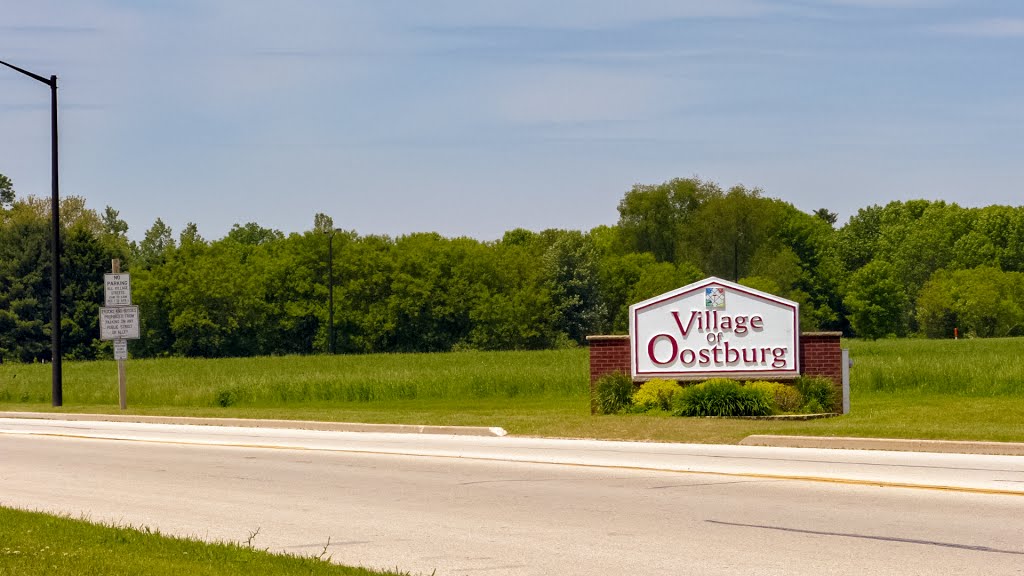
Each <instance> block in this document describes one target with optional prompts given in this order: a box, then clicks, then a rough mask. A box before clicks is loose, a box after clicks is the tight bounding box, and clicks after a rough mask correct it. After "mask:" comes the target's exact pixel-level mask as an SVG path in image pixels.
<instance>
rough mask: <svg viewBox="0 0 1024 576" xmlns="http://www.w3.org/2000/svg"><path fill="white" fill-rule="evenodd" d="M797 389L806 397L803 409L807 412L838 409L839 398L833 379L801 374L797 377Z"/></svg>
mask: <svg viewBox="0 0 1024 576" xmlns="http://www.w3.org/2000/svg"><path fill="white" fill-rule="evenodd" d="M796 389H797V390H799V391H800V394H801V395H803V397H804V405H803V407H802V408H801V411H803V412H807V413H815V412H835V411H836V404H837V400H838V399H837V398H836V389H835V386H834V385H833V384H832V380H830V379H828V378H823V377H821V376H801V377H799V378H797V379H796Z"/></svg>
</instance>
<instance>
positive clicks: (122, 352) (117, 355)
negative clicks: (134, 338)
mask: <svg viewBox="0 0 1024 576" xmlns="http://www.w3.org/2000/svg"><path fill="white" fill-rule="evenodd" d="M127 359H128V341H127V340H124V339H123V338H119V339H117V340H114V360H127Z"/></svg>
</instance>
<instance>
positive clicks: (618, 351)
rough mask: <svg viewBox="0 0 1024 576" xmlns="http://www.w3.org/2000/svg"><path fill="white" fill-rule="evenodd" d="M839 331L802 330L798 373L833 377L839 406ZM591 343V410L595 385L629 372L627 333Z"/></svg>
mask: <svg viewBox="0 0 1024 576" xmlns="http://www.w3.org/2000/svg"><path fill="white" fill-rule="evenodd" d="M842 335H843V333H842V332H804V333H803V334H801V335H800V374H802V375H806V376H824V377H826V378H828V379H830V380H832V385H833V386H835V388H836V397H837V398H839V405H840V406H842V405H843V403H844V402H845V400H846V399H845V398H843V351H842V348H840V344H839V339H840V338H841V337H842ZM587 341H588V342H589V343H590V413H591V414H594V413H596V410H597V405H596V395H595V393H594V384H595V383H596V382H597V380H598V378H600V377H601V376H604V375H605V374H610V373H612V372H621V373H623V374H627V375H628V374H630V370H629V336H618V335H616V336H587Z"/></svg>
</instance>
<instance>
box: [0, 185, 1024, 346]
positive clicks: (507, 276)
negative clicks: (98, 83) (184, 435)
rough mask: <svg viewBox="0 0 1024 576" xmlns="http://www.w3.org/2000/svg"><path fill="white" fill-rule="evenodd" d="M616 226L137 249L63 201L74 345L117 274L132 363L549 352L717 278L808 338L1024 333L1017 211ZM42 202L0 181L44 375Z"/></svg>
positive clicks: (23, 314) (721, 212)
mask: <svg viewBox="0 0 1024 576" xmlns="http://www.w3.org/2000/svg"><path fill="white" fill-rule="evenodd" d="M618 211H619V221H618V222H617V223H616V224H614V225H607V226H598V227H596V228H594V229H592V230H589V231H585V232H584V231H576V230H543V231H540V232H536V231H530V230H525V229H514V230H510V231H508V232H506V233H505V234H504V236H503V237H502V238H501V239H500V240H496V241H480V240H475V239H472V238H446V237H443V236H441V235H439V234H436V233H415V234H407V235H403V236H399V237H395V238H392V237H389V236H380V235H360V234H358V233H357V232H355V231H345V230H335V228H334V225H333V222H332V220H331V218H330V217H329V216H327V215H324V214H317V215H315V217H314V219H313V223H312V227H311V228H310V229H309V230H306V231H304V232H301V233H291V234H287V235H286V234H284V233H282V232H281V231H278V230H273V229H268V228H264V227H262V226H260V225H258V224H256V223H247V224H236V225H235V226H234V227H233V228H232V229H231V230H230V231H229V232H228V233H227V235H226V236H224V237H223V238H220V239H216V240H207V239H205V238H203V237H202V236H201V235H200V234H199V231H198V229H197V227H196V226H195V224H188V225H186V226H185V228H184V229H183V230H181V231H180V233H178V234H177V235H175V234H174V231H173V230H171V228H170V227H168V226H167V225H166V224H164V223H163V222H162V221H161V220H160V219H157V220H156V222H154V223H153V225H152V226H151V227H150V228H149V229H148V230H147V231H146V232H145V234H144V236H143V238H142V239H141V240H139V241H137V242H135V241H130V240H129V239H128V237H127V232H128V225H127V223H126V222H124V221H123V220H122V219H121V218H120V217H119V214H118V212H117V210H115V209H113V208H111V207H109V206H108V207H106V208H105V209H104V210H103V211H102V212H99V211H96V210H94V209H91V208H89V207H87V206H86V203H85V201H84V199H82V198H79V197H73V196H72V197H66V198H64V199H63V200H62V205H61V219H62V226H63V230H64V233H63V237H62V242H63V246H62V252H63V270H62V274H63V292H62V302H63V304H62V305H63V323H62V330H63V338H64V343H65V344H64V347H65V353H66V356H67V357H68V358H70V359H93V358H98V357H109V355H110V344H109V343H105V342H101V341H99V328H98V309H99V307H100V306H101V305H102V299H103V293H102V292H103V283H102V282H103V273H104V272H106V271H109V266H110V260H111V259H112V258H119V259H120V260H121V262H122V270H123V271H126V272H130V273H131V274H132V292H133V294H132V297H133V302H134V303H135V304H137V305H139V307H140V313H141V317H142V338H141V339H140V340H138V341H134V342H132V344H131V351H132V354H133V355H134V356H138V357H159V356H169V355H175V356H197V357H223V356H251V355H276V354H309V353H316V352H323V351H325V350H327V349H328V346H329V343H328V340H329V335H330V331H329V327H328V318H329V316H330V314H329V312H328V310H327V306H328V300H329V299H328V290H329V286H328V263H327V256H328V242H329V241H330V242H331V245H332V247H333V250H332V252H333V262H332V269H333V278H334V303H335V309H334V330H335V333H336V349H337V351H338V352H343V353H370V352H436V351H449V350H465V349H481V350H504V349H541V348H552V347H564V346H574V345H583V344H585V342H586V340H585V339H586V336H587V335H589V334H598V333H625V332H626V330H627V328H628V318H627V309H628V306H629V305H630V304H631V303H634V302H638V301H640V300H643V299H646V298H648V297H651V296H654V295H657V294H660V293H663V292H666V291H669V290H671V289H674V288H677V287H679V286H682V285H685V284H688V283H690V282H693V281H695V280H698V279H700V278H703V277H705V276H709V275H714V276H719V277H721V278H725V279H729V280H734V281H738V282H739V283H740V284H744V285H747V286H750V287H753V288H757V289H760V290H764V291H767V292H771V293H773V294H778V295H780V296H783V297H785V298H789V299H791V300H795V301H797V302H799V303H800V305H801V328H802V329H804V330H839V331H843V332H844V333H846V334H848V335H854V336H860V337H866V338H879V337H887V336H909V335H921V336H926V337H934V338H946V337H951V336H952V335H953V331H954V329H956V330H958V331H959V333H960V334H963V335H966V336H971V335H973V336H979V337H991V336H1016V335H1021V334H1024V274H1022V272H1024V207H1010V206H987V207H984V208H963V207H960V206H958V205H956V204H949V203H945V202H941V201H927V200H911V201H903V202H891V203H889V204H887V205H885V206H878V205H874V206H869V207H867V208H863V209H861V210H859V211H858V212H857V214H855V215H853V216H852V217H851V218H850V219H849V221H848V222H847V223H845V224H844V225H842V226H839V227H837V226H836V215H835V214H834V213H832V212H830V211H829V210H827V209H825V208H822V209H819V210H816V211H814V212H813V213H806V212H802V211H800V210H798V209H796V208H795V207H794V206H793V205H792V204H789V203H787V202H784V201H782V200H779V199H776V198H771V197H766V196H765V195H764V194H763V193H762V192H761V191H760V190H759V189H756V188H755V189H750V188H745V187H743V186H736V187H733V188H729V189H727V190H726V189H723V188H721V187H719V186H718V185H717V184H715V183H713V182H708V181H703V180H699V179H695V178H688V179H675V180H671V181H669V182H665V183H662V184H658V185H637V186H634V187H633V188H632V189H631V190H629V191H627V192H626V193H625V195H624V196H623V198H622V199H621V201H620V203H619V206H618ZM48 223H49V203H48V201H46V200H43V199H41V198H37V197H32V196H28V197H24V198H19V197H18V196H17V195H16V194H15V192H14V188H13V185H12V183H11V182H10V180H9V179H7V178H5V177H3V176H2V175H0V359H2V360H8V361H10V360H14V361H22V362H32V361H39V360H45V359H46V358H47V357H48V356H49V329H50V323H49V310H50V303H49V294H50V292H49V291H50V287H49V277H50V259H49V251H48V246H49V234H50V233H49V224H48Z"/></svg>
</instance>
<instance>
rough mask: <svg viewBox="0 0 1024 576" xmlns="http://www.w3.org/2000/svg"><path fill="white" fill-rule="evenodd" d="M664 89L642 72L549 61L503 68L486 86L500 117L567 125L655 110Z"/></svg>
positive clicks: (661, 104)
mask: <svg viewBox="0 0 1024 576" xmlns="http://www.w3.org/2000/svg"><path fill="white" fill-rule="evenodd" d="M668 90H669V88H668V86H666V85H665V83H664V82H661V81H659V80H658V79H656V78H653V77H650V76H647V75H644V74H641V73H635V72H629V71H616V70H602V69H587V68H578V67H559V66H551V67H540V68H528V69H523V70H517V71H506V72H504V73H502V75H500V76H498V77H496V78H492V79H490V82H489V83H488V86H487V88H486V89H485V92H487V93H488V95H489V98H488V100H489V101H490V102H491V105H492V106H493V112H494V114H495V115H496V116H497V117H498V119H499V120H500V121H503V122H509V123H512V124H525V125H571V124H586V123H595V122H624V121H632V120H642V119H645V118H650V117H652V116H657V115H658V114H660V113H662V112H664V111H665V99H664V98H663V96H664V95H665V94H666V92H667V91H668Z"/></svg>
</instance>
